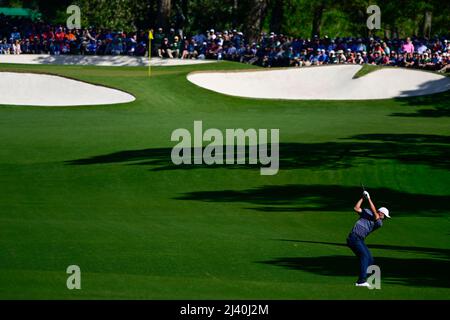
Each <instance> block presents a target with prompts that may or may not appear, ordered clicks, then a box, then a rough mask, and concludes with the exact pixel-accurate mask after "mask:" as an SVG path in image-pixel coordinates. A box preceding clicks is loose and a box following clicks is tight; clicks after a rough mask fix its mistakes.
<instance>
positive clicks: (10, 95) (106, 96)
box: [0, 72, 135, 106]
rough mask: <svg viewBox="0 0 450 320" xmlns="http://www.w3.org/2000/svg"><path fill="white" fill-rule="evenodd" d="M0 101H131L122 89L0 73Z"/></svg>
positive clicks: (36, 103)
mask: <svg viewBox="0 0 450 320" xmlns="http://www.w3.org/2000/svg"><path fill="white" fill-rule="evenodd" d="M0 97H1V99H0V104H2V105H21V106H84V105H109V104H118V103H127V102H132V101H134V100H135V98H134V97H133V96H132V95H130V94H128V93H125V92H123V91H119V90H115V89H110V88H106V87H102V86H96V85H92V84H88V83H85V82H81V81H76V80H70V79H67V78H63V77H58V76H52V75H42V74H32V73H11V72H0Z"/></svg>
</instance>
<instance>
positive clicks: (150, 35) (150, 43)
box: [148, 30, 153, 77]
mask: <svg viewBox="0 0 450 320" xmlns="http://www.w3.org/2000/svg"><path fill="white" fill-rule="evenodd" d="M152 40H153V30H150V31H149V32H148V76H149V77H151V76H152Z"/></svg>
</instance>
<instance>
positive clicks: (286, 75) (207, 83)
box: [188, 65, 450, 100]
mask: <svg viewBox="0 0 450 320" xmlns="http://www.w3.org/2000/svg"><path fill="white" fill-rule="evenodd" d="M360 69H361V66H357V65H339V66H323V67H309V68H301V69H283V70H280V69H278V70H264V71H244V72H240V71H236V72H198V73H191V74H189V75H188V80H189V81H191V82H192V83H194V84H196V85H198V86H200V87H202V88H206V89H209V90H212V91H215V92H219V93H223V94H227V95H232V96H238V97H247V98H263V99H287V100H367V99H390V98H397V97H410V96H420V95H426V94H432V93H437V92H443V91H447V90H449V89H450V78H448V77H444V76H441V75H438V74H434V73H431V72H423V71H416V70H408V69H398V68H384V69H381V70H378V71H374V72H372V73H369V74H367V75H365V76H363V77H361V78H358V79H353V76H354V75H355V74H356V73H357V72H358V71H359V70H360Z"/></svg>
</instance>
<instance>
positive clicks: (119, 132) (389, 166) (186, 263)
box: [0, 62, 450, 299]
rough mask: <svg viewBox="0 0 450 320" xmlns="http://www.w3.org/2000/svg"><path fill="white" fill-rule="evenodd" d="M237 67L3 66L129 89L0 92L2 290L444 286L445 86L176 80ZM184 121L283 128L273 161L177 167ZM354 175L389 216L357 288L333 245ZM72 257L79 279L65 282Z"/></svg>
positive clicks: (138, 295) (310, 292) (248, 295)
mask: <svg viewBox="0 0 450 320" xmlns="http://www.w3.org/2000/svg"><path fill="white" fill-rule="evenodd" d="M238 68H249V67H248V66H246V65H244V64H235V63H226V62H223V63H213V64H203V65H196V66H182V67H155V68H154V69H153V77H152V78H149V77H147V69H146V68H137V67H136V68H134V67H120V68H118V67H86V66H29V65H22V66H20V65H1V66H0V71H18V72H45V73H54V74H58V75H63V76H66V77H70V78H76V79H80V80H84V81H87V82H92V83H96V84H102V85H105V86H108V87H113V88H118V89H121V90H124V91H126V92H129V93H131V94H133V95H134V96H135V97H136V101H135V102H133V103H129V104H123V105H114V106H95V107H63V108H58V107H53V108H50V107H12V106H0V137H1V144H0V185H1V192H0V226H1V232H0V299H373V298H377V299H449V298H450V277H449V275H448V272H449V270H450V221H449V217H450V171H449V167H450V104H449V101H450V91H447V92H445V93H442V94H438V95H432V96H424V97H415V98H408V99H394V100H378V101H376V100H373V101H350V102H347V101H273V100H257V99H244V98H236V97H231V96H225V95H221V94H218V93H214V92H211V91H207V90H205V89H202V88H199V87H197V86H195V85H193V84H191V83H190V82H188V81H187V80H186V75H187V74H188V73H189V72H192V71H197V70H224V69H230V70H231V69H238ZM375 72H376V71H375ZM18 85H20V84H18ZM318 86H319V87H320V83H319V84H318ZM0 103H1V100H0ZM195 120H202V121H203V126H204V128H218V129H221V130H225V129H226V128H243V129H248V128H255V129H260V128H261V129H271V128H277V129H278V128H279V129H280V171H279V173H278V175H276V176H261V175H260V170H259V169H260V165H252V166H250V165H243V166H238V165H236V166H229V165H220V166H218V165H216V166H211V167H208V166H205V165H196V166H194V165H192V166H179V167H178V166H175V165H173V164H172V162H171V158H170V153H171V148H172V147H173V146H174V145H175V143H174V142H171V141H170V137H171V133H172V131H173V130H175V129H177V128H187V129H189V130H191V131H192V130H193V123H194V121H195ZM361 182H364V184H365V186H366V188H367V189H368V191H369V192H370V193H371V196H372V198H373V200H374V202H375V204H376V205H377V206H382V205H383V206H386V207H388V208H389V209H390V211H391V214H392V216H393V219H391V220H389V221H386V222H385V224H384V227H383V228H382V229H381V230H379V231H377V232H375V233H374V234H372V235H371V236H369V237H368V239H367V244H368V246H369V248H370V249H371V250H372V253H373V255H374V257H375V262H376V264H378V265H379V266H380V268H381V277H382V284H381V286H382V289H381V290H367V289H366V288H355V287H354V282H355V280H356V278H357V273H358V262H357V260H356V258H355V257H354V256H353V254H352V252H351V251H350V249H348V248H347V247H346V246H345V239H346V237H347V234H348V233H349V231H350V230H351V228H352V226H353V224H354V222H355V220H356V219H357V215H356V214H355V213H354V212H353V211H352V208H353V206H354V204H355V202H356V201H357V200H358V197H360V195H361V188H360V183H361ZM69 265H79V266H80V268H81V272H82V290H73V291H70V290H68V289H67V287H66V279H67V277H68V275H67V274H66V268H67V266H69Z"/></svg>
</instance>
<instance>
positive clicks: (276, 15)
mask: <svg viewBox="0 0 450 320" xmlns="http://www.w3.org/2000/svg"><path fill="white" fill-rule="evenodd" d="M284 4H285V3H284V0H273V1H272V12H271V16H270V31H273V32H275V33H281V26H282V24H283V20H284Z"/></svg>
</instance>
